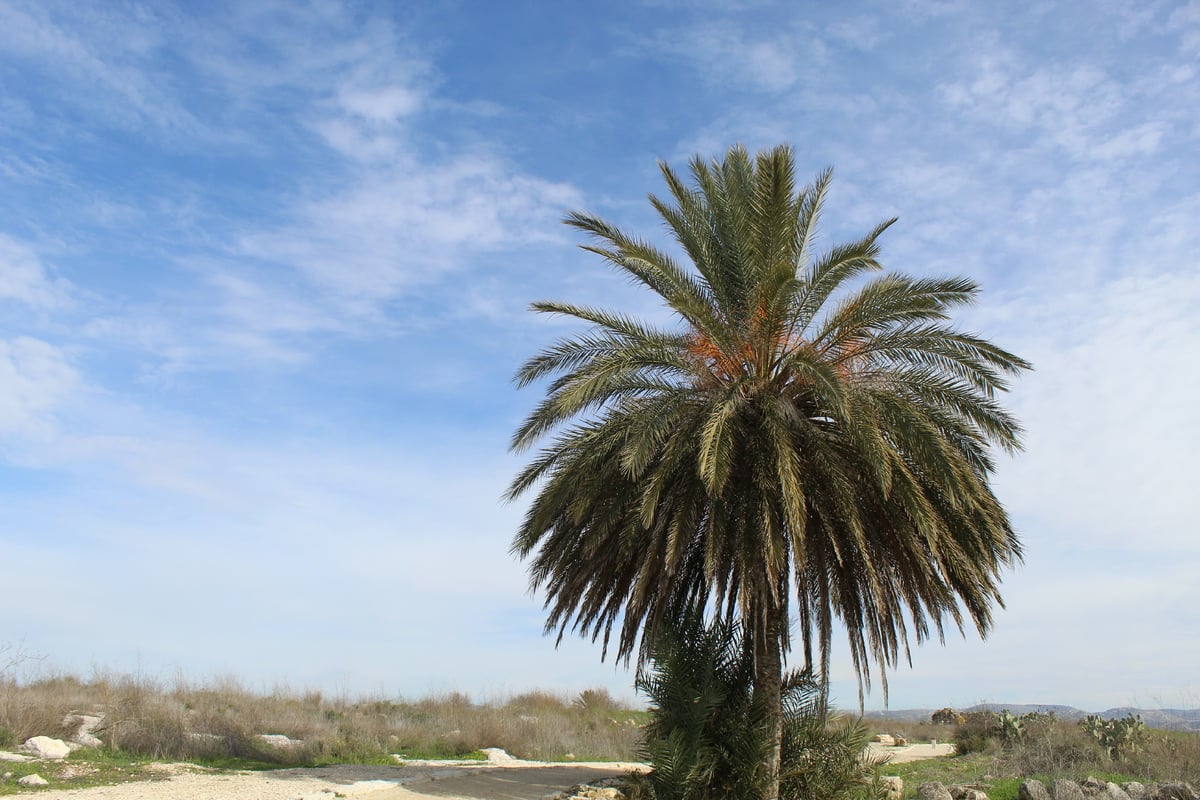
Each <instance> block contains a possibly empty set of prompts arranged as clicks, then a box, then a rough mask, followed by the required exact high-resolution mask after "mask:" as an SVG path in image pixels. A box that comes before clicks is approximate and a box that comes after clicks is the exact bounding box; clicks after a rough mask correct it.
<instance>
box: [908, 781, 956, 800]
mask: <svg viewBox="0 0 1200 800" xmlns="http://www.w3.org/2000/svg"><path fill="white" fill-rule="evenodd" d="M917 800H954V798H953V797H952V796H951V794H950V790H949V789H947V788H946V786H945V785H944V784H942V783H938V782H937V781H931V782H929V783H922V784H921V785H920V786H918V787H917Z"/></svg>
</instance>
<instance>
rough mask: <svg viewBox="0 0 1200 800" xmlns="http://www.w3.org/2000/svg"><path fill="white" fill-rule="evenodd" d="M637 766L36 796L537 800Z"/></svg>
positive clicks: (173, 779) (352, 774) (136, 786)
mask: <svg viewBox="0 0 1200 800" xmlns="http://www.w3.org/2000/svg"><path fill="white" fill-rule="evenodd" d="M643 768H644V767H642V766H641V765H640V764H616V763H607V762H606V763H595V764H541V763H538V762H521V761H517V762H513V763H511V764H504V765H498V764H489V763H477V764H463V763H462V762H456V763H448V762H406V763H405V764H403V765H397V766H395V767H386V766H384V767H380V766H369V767H363V766H337V767H320V768H314V769H283V770H272V771H269V772H233V773H212V772H204V771H194V770H193V769H191V768H188V767H185V766H181V767H179V770H180V771H179V773H178V774H175V775H172V776H170V777H167V778H165V779H164V780H156V781H138V782H134V783H125V784H120V785H118V786H97V787H94V788H91V789H67V790H62V789H59V790H56V789H54V787H53V786H51V787H49V788H48V789H45V790H43V791H41V792H39V793H38V797H41V798H63V800H67V799H68V798H70V799H71V800H334V798H337V797H347V798H364V797H367V796H369V797H370V800H429V798H431V797H440V798H468V799H469V800H541V798H544V797H547V796H549V795H554V794H557V793H558V792H561V791H563V790H564V789H567V788H569V787H571V786H574V785H576V784H579V783H588V782H591V781H595V780H600V779H601V778H608V777H614V776H618V775H623V774H624V773H626V772H628V771H629V770H631V769H643Z"/></svg>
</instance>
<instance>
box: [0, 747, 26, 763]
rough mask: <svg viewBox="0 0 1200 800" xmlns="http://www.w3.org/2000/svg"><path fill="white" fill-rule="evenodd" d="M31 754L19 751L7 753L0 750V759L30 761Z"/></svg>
mask: <svg viewBox="0 0 1200 800" xmlns="http://www.w3.org/2000/svg"><path fill="white" fill-rule="evenodd" d="M32 760H33V758H32V757H31V756H23V755H21V754H20V753H8V752H5V751H3V750H0V761H32Z"/></svg>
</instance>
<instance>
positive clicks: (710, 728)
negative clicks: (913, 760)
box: [631, 619, 880, 800]
mask: <svg viewBox="0 0 1200 800" xmlns="http://www.w3.org/2000/svg"><path fill="white" fill-rule="evenodd" d="M650 662H651V665H652V668H651V670H650V672H649V673H644V674H642V675H639V677H638V688H639V689H640V690H641V691H642V692H644V693H645V694H646V695H647V697H648V698H649V700H650V723H649V724H648V725H647V726H646V728H645V738H644V740H643V744H642V750H641V753H640V755H641V757H642V759H643V760H644V761H646V762H647V763H649V764H650V766H651V768H652V769H651V772H650V773H649V774H647V775H643V776H634V777H633V778H632V786H631V794H632V797H631V800H647V799H648V798H652V799H653V800H706V799H707V798H723V799H727V800H757V799H758V798H760V797H761V796H762V793H763V790H764V789H765V787H766V781H767V774H766V770H765V763H766V760H767V756H768V754H769V752H770V750H771V747H772V742H771V735H770V726H769V722H768V715H767V714H766V713H765V710H764V709H763V708H762V707H761V704H760V703H759V702H758V701H757V700H756V698H755V696H754V682H753V677H754V664H753V657H752V655H751V653H750V652H749V648H748V647H747V644H746V642H745V641H744V640H743V638H742V636H741V634H740V630H739V628H738V626H736V625H732V624H726V623H723V622H721V621H716V622H713V623H712V624H711V625H709V626H707V627H705V626H704V625H703V623H702V622H701V621H699V620H695V619H693V620H688V621H685V622H684V623H683V624H682V625H680V626H679V628H678V629H676V630H673V631H669V632H667V633H666V634H664V635H662V636H661V637H660V638H659V639H658V640H657V641H656V642H654V643H653V645H652V646H651V649H650ZM783 695H784V700H783V740H782V753H781V761H782V763H781V767H780V787H779V788H780V792H779V794H780V798H782V800H817V798H820V800H843V799H844V798H852V797H864V798H865V797H875V796H879V794H880V786H879V784H878V781H877V780H876V777H877V776H876V772H877V769H876V767H877V764H876V762H874V761H872V760H869V759H868V760H864V759H863V757H862V753H863V750H864V749H865V748H866V745H867V740H868V738H869V735H868V732H867V729H866V728H865V727H864V726H863V725H862V724H861V722H860V721H858V720H850V721H847V720H838V721H837V722H836V724H829V722H830V720H829V717H828V709H827V706H826V703H825V697H824V692H823V685H822V683H821V682H820V681H819V680H818V679H816V678H814V677H813V676H812V675H811V674H808V673H793V674H792V675H790V676H788V678H787V680H786V681H785V683H784V692H783Z"/></svg>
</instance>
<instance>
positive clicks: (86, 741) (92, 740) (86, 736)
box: [75, 732, 104, 747]
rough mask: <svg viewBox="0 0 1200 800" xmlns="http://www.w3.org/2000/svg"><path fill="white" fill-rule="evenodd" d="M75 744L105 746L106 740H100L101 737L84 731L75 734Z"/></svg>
mask: <svg viewBox="0 0 1200 800" xmlns="http://www.w3.org/2000/svg"><path fill="white" fill-rule="evenodd" d="M75 744H78V745H79V746H80V747H104V742H102V741H100V737H98V736H94V735H93V734H90V733H83V732H80V733H77V734H75Z"/></svg>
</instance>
